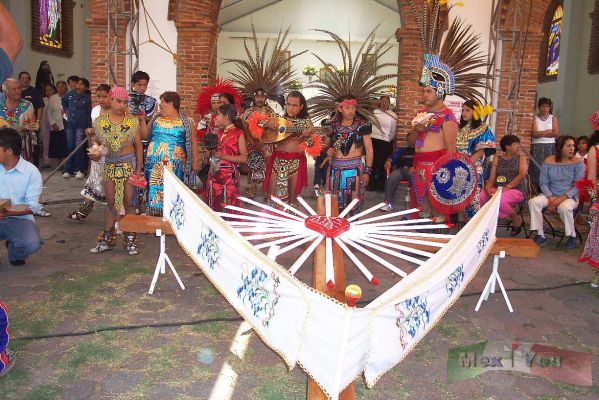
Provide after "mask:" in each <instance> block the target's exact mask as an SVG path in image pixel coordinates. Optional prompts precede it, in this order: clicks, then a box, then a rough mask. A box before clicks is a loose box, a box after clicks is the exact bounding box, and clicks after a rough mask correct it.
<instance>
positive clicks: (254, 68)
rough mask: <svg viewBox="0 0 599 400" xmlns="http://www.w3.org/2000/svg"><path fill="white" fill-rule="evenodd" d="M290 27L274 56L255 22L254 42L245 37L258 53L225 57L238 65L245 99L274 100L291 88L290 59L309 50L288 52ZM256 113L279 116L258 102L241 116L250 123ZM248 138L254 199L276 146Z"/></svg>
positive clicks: (278, 41)
mask: <svg viewBox="0 0 599 400" xmlns="http://www.w3.org/2000/svg"><path fill="white" fill-rule="evenodd" d="M289 29H290V27H289V28H287V29H286V30H285V31H284V32H283V31H281V32H279V36H278V37H277V39H276V41H275V43H274V48H273V50H272V54H273V56H272V57H271V58H270V59H267V58H265V53H266V47H267V46H268V44H269V41H266V43H265V44H264V46H263V48H262V51H261V49H260V47H259V46H258V37H257V36H256V30H255V28H254V25H253V24H252V39H251V41H252V43H251V45H250V44H248V43H247V42H246V40H245V39H244V46H245V48H246V49H249V48H253V49H255V51H254V53H253V54H252V53H251V52H250V51H249V50H247V51H246V55H247V58H246V59H241V58H230V59H226V60H225V63H231V64H234V65H235V66H236V67H237V70H236V71H235V72H231V76H232V77H233V79H234V80H235V82H236V84H237V85H238V89H239V91H240V92H241V94H242V96H243V97H244V98H254V97H255V96H256V95H258V94H260V95H264V96H266V97H267V98H273V99H274V98H276V97H277V95H278V94H280V93H283V92H286V91H288V90H289V86H290V84H291V82H292V81H293V72H294V71H293V70H292V69H291V62H290V60H291V59H292V58H295V57H297V56H299V55H300V54H303V53H305V52H306V50H304V51H302V52H300V53H296V54H293V55H290V56H288V55H287V54H289V51H287V50H288V48H289V44H290V43H289V42H288V41H287V36H288V34H289ZM252 45H253V46H252ZM255 113H261V114H264V115H266V116H267V117H268V118H272V117H275V116H277V114H276V112H275V111H274V110H273V109H272V108H270V107H269V106H268V105H267V104H265V105H264V106H263V107H256V106H255V105H254V106H253V107H250V108H248V109H247V110H246V111H244V113H243V114H242V115H241V119H242V120H243V121H245V122H248V121H249V119H250V118H251V117H252V115H253V114H255ZM246 138H247V149H248V162H247V165H248V167H249V168H250V176H249V178H248V185H247V189H246V196H247V197H249V198H254V197H255V196H256V190H257V186H258V184H261V183H262V182H264V176H265V168H266V163H267V162H268V158H269V157H270V156H271V155H272V152H273V146H272V145H263V146H258V142H257V141H256V139H255V138H253V137H251V135H247V136H246ZM259 147H262V148H263V150H262V151H260V149H259Z"/></svg>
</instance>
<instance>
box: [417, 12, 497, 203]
mask: <svg viewBox="0 0 599 400" xmlns="http://www.w3.org/2000/svg"><path fill="white" fill-rule="evenodd" d="M409 3H410V7H411V9H412V12H413V13H414V15H415V17H416V20H417V22H418V26H419V30H420V37H421V42H422V47H423V49H424V60H423V67H422V73H421V75H420V81H419V83H420V85H421V86H425V87H426V86H428V87H431V88H433V89H434V90H435V91H436V93H437V99H438V100H443V99H445V96H446V95H456V96H459V97H461V98H463V99H465V100H468V99H473V100H474V99H481V98H482V95H481V93H480V91H479V90H483V89H484V88H485V78H486V75H485V74H482V73H475V72H472V71H474V70H476V69H477V68H481V67H485V66H487V63H486V60H485V57H484V55H483V54H482V53H480V52H479V48H480V43H479V42H478V37H477V36H476V35H475V34H474V33H473V32H472V26H471V25H469V24H464V22H463V21H461V20H460V19H459V18H455V19H454V21H453V23H452V24H451V26H450V28H449V30H448V32H447V35H446V36H445V39H444V40H443V43H442V44H441V38H442V36H443V29H442V28H441V27H440V23H441V22H440V21H441V18H440V15H439V14H440V11H441V8H442V7H446V6H442V5H441V3H442V1H441V0H433V1H428V2H424V4H423V6H422V12H421V13H419V12H418V11H417V10H416V6H415V5H414V2H413V1H412V0H410V1H409ZM452 7H453V6H452ZM447 122H451V123H456V124H457V120H456V118H455V116H454V115H453V113H452V112H451V110H449V109H448V108H444V109H443V110H441V111H437V112H435V111H431V110H427V109H424V110H420V111H419V113H418V114H417V116H416V118H414V120H413V121H412V124H413V125H416V124H424V125H425V126H426V129H425V130H424V131H421V132H419V133H418V137H417V139H416V145H415V147H416V149H417V150H418V149H423V147H424V142H425V139H426V137H427V135H429V134H433V135H437V134H442V130H443V124H444V123H447ZM444 153H447V151H446V150H438V151H429V152H422V151H420V152H417V153H416V154H415V155H414V169H415V171H414V177H413V185H412V190H413V193H414V196H413V197H412V199H413V200H412V203H413V204H414V205H417V206H418V205H422V204H423V203H424V202H425V199H426V197H428V196H429V188H430V185H431V179H432V175H431V172H432V171H431V168H432V164H433V163H434V162H435V161H436V159H437V158H439V157H440V156H442V155H444Z"/></svg>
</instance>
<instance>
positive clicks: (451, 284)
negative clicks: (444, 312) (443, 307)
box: [445, 264, 464, 297]
mask: <svg viewBox="0 0 599 400" xmlns="http://www.w3.org/2000/svg"><path fill="white" fill-rule="evenodd" d="M463 281H464V265H463V264H460V266H459V267H457V268H456V270H455V271H453V272H452V273H451V274H450V275H449V276H448V277H447V283H446V284H445V289H447V293H448V296H449V297H451V295H452V294H453V292H454V291H455V290H456V289H457V288H458V286H460V284H461V283H462V282H463Z"/></svg>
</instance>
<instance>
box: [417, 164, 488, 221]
mask: <svg viewBox="0 0 599 400" xmlns="http://www.w3.org/2000/svg"><path fill="white" fill-rule="evenodd" d="M477 175H478V174H477V172H476V166H475V165H474V163H473V162H472V160H471V159H470V157H468V156H467V155H465V154H462V153H451V154H446V155H444V156H443V157H441V158H439V159H438V160H437V161H435V163H434V164H433V168H432V171H431V184H430V190H429V193H428V194H429V199H430V201H431V205H432V206H433V207H435V208H436V209H437V210H439V211H441V212H442V213H444V214H455V213H457V212H458V211H461V210H463V209H464V208H466V206H468V205H469V204H470V203H471V202H472V199H473V197H474V195H475V194H476V187H477V179H478V176H477Z"/></svg>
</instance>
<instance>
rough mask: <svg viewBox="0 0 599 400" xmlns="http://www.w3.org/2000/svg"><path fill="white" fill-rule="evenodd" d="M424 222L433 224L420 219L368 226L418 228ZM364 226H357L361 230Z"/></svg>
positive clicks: (377, 223)
mask: <svg viewBox="0 0 599 400" xmlns="http://www.w3.org/2000/svg"><path fill="white" fill-rule="evenodd" d="M423 222H432V221H431V220H430V219H428V218H420V219H404V220H396V221H387V222H376V223H374V224H368V226H396V225H397V226H417V224H422V223H423ZM362 226H364V225H357V226H356V227H357V228H360V227H362Z"/></svg>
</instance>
